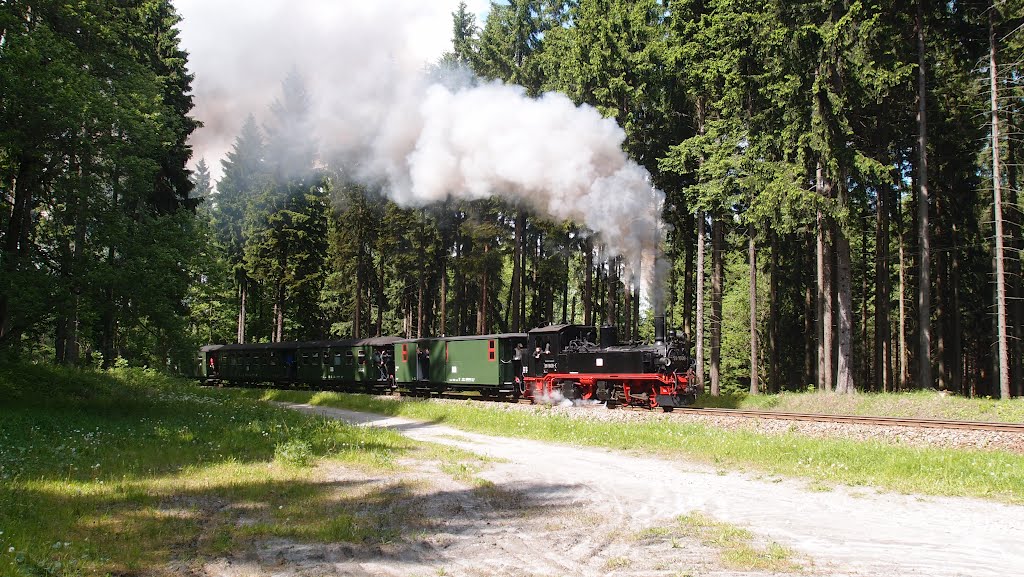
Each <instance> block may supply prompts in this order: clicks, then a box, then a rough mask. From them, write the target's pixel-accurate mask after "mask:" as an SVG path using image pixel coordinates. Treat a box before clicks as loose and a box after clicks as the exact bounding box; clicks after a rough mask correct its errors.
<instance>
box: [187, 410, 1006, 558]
mask: <svg viewBox="0 0 1024 577" xmlns="http://www.w3.org/2000/svg"><path fill="white" fill-rule="evenodd" d="M295 407H297V408H300V409H302V410H304V411H308V412H312V413H315V414H318V415H324V416H328V417H330V418H337V419H342V420H346V421H349V422H354V423H359V424H362V425H367V426H373V427H384V428H388V429H391V430H395V431H398V432H400V433H402V434H403V435H406V436H407V437H409V438H411V439H414V440H416V441H421V442H428V443H431V444H435V445H443V446H446V447H450V451H452V452H446V451H444V450H441V451H440V452H438V453H436V455H435V456H434V458H431V459H418V460H415V461H406V462H403V467H402V471H401V473H399V474H396V475H391V476H388V477H386V478H383V477H382V478H376V479H375V480H373V481H372V482H371V483H370V485H372V486H374V487H375V489H373V491H374V492H384V493H389V492H390V493H392V494H396V495H402V498H400V499H396V500H395V501H394V503H398V502H400V503H402V510H401V512H398V513H395V515H397V516H398V517H401V518H403V519H405V522H404V523H403V526H404V527H406V529H404V530H403V531H401V532H400V533H399V534H396V535H393V536H392V538H391V539H389V540H387V541H386V542H383V543H376V544H360V545H353V544H310V543H304V542H299V541H295V540H289V539H263V540H260V541H259V542H254V543H252V546H251V547H250V548H249V551H250V552H249V553H247V554H243V555H227V556H224V557H222V558H219V559H216V560H213V561H211V562H209V563H207V564H206V565H204V566H203V567H201V568H194V569H195V570H196V572H197V573H199V574H202V575H210V576H214V575H216V576H225V577H228V576H230V577H247V576H257V575H275V576H277V575H281V576H284V575H287V576H306V575H360V576H398V575H410V576H415V575H423V576H428V575H466V576H476V575H480V576H484V575H507V576H528V575H530V576H532V575H586V576H590V575H635V576H641V575H644V576H647V575H651V576H662V575H664V576H682V575H692V576H697V575H708V576H711V575H716V576H724V575H730V576H734V575H763V574H783V573H792V574H803V575H850V576H879V577H881V576H890V575H928V576H960V575H964V576H967V575H969V576H985V575H993V576H995V575H1007V574H1013V573H1014V571H1016V570H1017V569H1018V568H1019V567H1020V566H1021V564H1022V563H1024V551H1021V550H1020V548H1019V547H1017V546H1016V544H1017V543H1019V542H1020V541H1021V539H1022V538H1024V507H1021V506H1018V505H1007V504H1000V503H993V502H986V501H979V500H975V499H966V498H949V497H923V496H918V495H908V494H894V493H887V492H882V491H878V490H873V489H867V488H864V487H844V486H840V485H836V486H832V487H827V488H824V487H823V486H822V485H821V484H820V483H811V484H808V482H807V481H801V480H794V479H790V478H782V477H776V476H771V475H763V474H757V473H743V472H735V471H732V472H731V471H725V470H721V469H718V468H715V467H710V466H707V465H704V464H697V463H694V462H690V461H687V460H668V459H659V458H652V457H649V456H642V455H639V454H635V453H630V452H622V451H613V450H607V449H595V448H583V447H573V446H566V445H561V444H550V443H544V442H537V441H532V440H523V439H509V438H504V437H500V436H488V435H481V434H476V433H469V432H465V431H460V430H457V429H454V428H451V427H449V426H446V425H443V424H440V423H428V422H421V421H415V420H411V419H406V418H401V417H393V416H379V415H373V414H368V413H359V412H353V411H347V410H343V409H336V408H329V407H313V406H308V405H305V406H299V405H295ZM323 473H324V474H325V475H327V476H328V477H329V478H332V479H333V482H336V483H342V484H344V483H348V482H351V481H352V479H351V473H350V472H349V471H348V470H346V469H336V470H332V471H323ZM364 481H365V479H364ZM384 506H385V507H387V505H384Z"/></svg>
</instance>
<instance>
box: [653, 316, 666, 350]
mask: <svg viewBox="0 0 1024 577" xmlns="http://www.w3.org/2000/svg"><path fill="white" fill-rule="evenodd" d="M664 343H665V315H656V316H655V317H654V344H656V345H661V344H664Z"/></svg>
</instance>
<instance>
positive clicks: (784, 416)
mask: <svg viewBox="0 0 1024 577" xmlns="http://www.w3.org/2000/svg"><path fill="white" fill-rule="evenodd" d="M673 414H694V415H709V416H710V415H720V416H727V417H743V418H748V419H777V420H783V421H816V422H825V423H853V424H861V425H886V426H893V427H922V428H930V429H967V430H974V431H1000V432H1006V433H1024V423H993V422H986V421H950V420H944V419H916V418H912V417H866V416H858V415H823V414H808V413H780V412H775V411H752V410H745V409H711V408H698V407H684V408H676V409H675V411H674V413H673Z"/></svg>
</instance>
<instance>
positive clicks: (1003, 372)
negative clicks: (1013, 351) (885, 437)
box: [988, 2, 1010, 399]
mask: <svg viewBox="0 0 1024 577" xmlns="http://www.w3.org/2000/svg"><path fill="white" fill-rule="evenodd" d="M995 10H996V7H995V3H994V2H993V4H992V6H991V8H990V10H989V11H988V48H989V68H988V70H989V86H990V89H991V96H992V99H991V101H992V192H993V197H994V198H993V204H994V205H995V220H996V223H995V224H996V227H995V228H996V254H995V259H996V352H997V356H996V358H997V359H998V362H999V398H1001V399H1008V398H1010V359H1009V355H1010V348H1009V341H1008V338H1007V329H1006V270H1005V268H1004V267H1005V263H1006V255H1005V248H1004V242H1003V197H1002V191H1003V183H1002V173H1001V171H1000V169H1001V167H1000V158H999V150H1000V142H999V78H998V69H997V67H996V64H997V63H996V31H995V30H996V29H995Z"/></svg>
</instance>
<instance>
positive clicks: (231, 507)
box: [13, 473, 579, 575]
mask: <svg viewBox="0 0 1024 577" xmlns="http://www.w3.org/2000/svg"><path fill="white" fill-rule="evenodd" d="M354 475H355V477H356V478H352V479H342V480H331V481H322V482H317V481H301V482H296V481H267V480H262V479H255V478H254V479H252V480H251V481H248V482H243V483H238V482H233V483H229V484H225V485H223V486H217V485H212V486H206V487H202V488H190V489H170V490H165V491H161V490H160V489H155V490H154V489H146V488H145V487H143V486H141V485H139V486H136V485H132V484H130V483H129V484H122V485H119V486H117V487H113V488H112V489H111V490H109V491H103V492H95V493H80V494H75V495H69V494H67V493H66V492H60V491H58V490H51V489H47V488H46V487H45V486H39V487H34V488H31V489H23V490H20V491H18V492H17V494H16V495H13V496H14V497H16V498H17V500H18V502H19V503H21V504H22V506H23V509H24V511H23V512H25V513H26V514H31V513H30V511H36V512H40V511H43V512H44V511H74V512H75V513H76V514H75V516H74V520H73V522H72V523H71V524H70V526H69V527H67V531H66V532H65V533H64V536H62V537H61V539H66V540H67V541H69V542H72V543H74V544H75V545H74V547H73V548H72V549H74V552H75V554H76V555H77V556H78V558H79V559H80V562H79V564H78V569H79V570H81V571H82V572H84V573H93V572H98V573H101V574H102V573H105V572H109V573H111V574H116V575H131V574H141V573H146V574H150V573H155V574H160V573H163V572H164V570H163V569H162V567H164V565H165V564H166V563H167V562H168V560H179V561H181V560H189V561H188V562H190V563H200V564H201V563H203V562H205V561H209V560H212V559H218V558H228V559H230V558H238V559H241V558H250V559H251V558H252V557H253V556H254V555H263V556H266V555H270V554H272V555H274V556H276V558H277V559H276V561H275V562H280V561H281V560H284V561H288V559H289V556H291V555H297V556H301V557H302V558H303V559H305V560H308V557H309V553H308V549H309V546H311V545H312V546H319V547H320V549H319V550H318V551H317V552H316V556H321V557H324V558H325V559H327V560H330V559H338V560H344V561H360V560H366V561H369V560H375V561H386V560H387V559H389V558H395V559H398V558H401V559H403V560H405V561H413V562H415V561H417V560H419V559H420V558H421V557H423V556H424V555H429V549H430V548H429V547H427V548H424V546H423V543H424V542H426V541H429V540H430V539H431V537H433V536H435V535H437V534H440V533H444V534H446V535H465V534H473V533H475V532H479V531H482V530H483V529H484V528H486V527H488V526H490V525H491V524H492V523H494V524H495V525H497V524H498V523H499V522H504V521H508V520H510V519H515V518H525V517H529V516H532V515H538V514H544V515H557V514H558V513H559V512H560V511H561V510H562V508H563V506H564V505H563V503H567V502H569V501H570V500H571V498H572V496H573V495H574V494H575V493H577V492H578V490H579V488H578V487H576V486H574V485H568V484H565V485H563V484H558V485H550V484H548V485H545V484H535V485H525V486H517V487H515V488H514V489H510V488H506V487H502V486H498V485H494V484H492V483H489V482H481V483H476V484H471V486H469V487H464V488H457V489H437V488H435V487H432V486H428V485H424V484H423V483H422V482H421V481H416V480H415V479H413V480H401V479H397V480H396V479H395V477H394V476H393V475H387V476H385V475H380V474H378V475H373V474H369V475H364V474H361V473H355V474H354ZM267 543H273V546H268V545H267ZM268 547H269V548H268ZM268 552H269V553H268ZM48 553H49V554H48V555H45V554H44V555H43V556H39V555H37V556H36V558H31V557H30V558H27V559H25V560H23V562H22V566H23V567H25V568H29V569H30V568H31V567H36V568H46V567H52V566H53V564H54V562H55V561H56V560H58V559H60V560H63V565H64V566H65V567H68V568H72V567H73V566H74V563H70V562H69V561H70V559H69V557H68V555H69V552H68V551H54V552H48Z"/></svg>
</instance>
